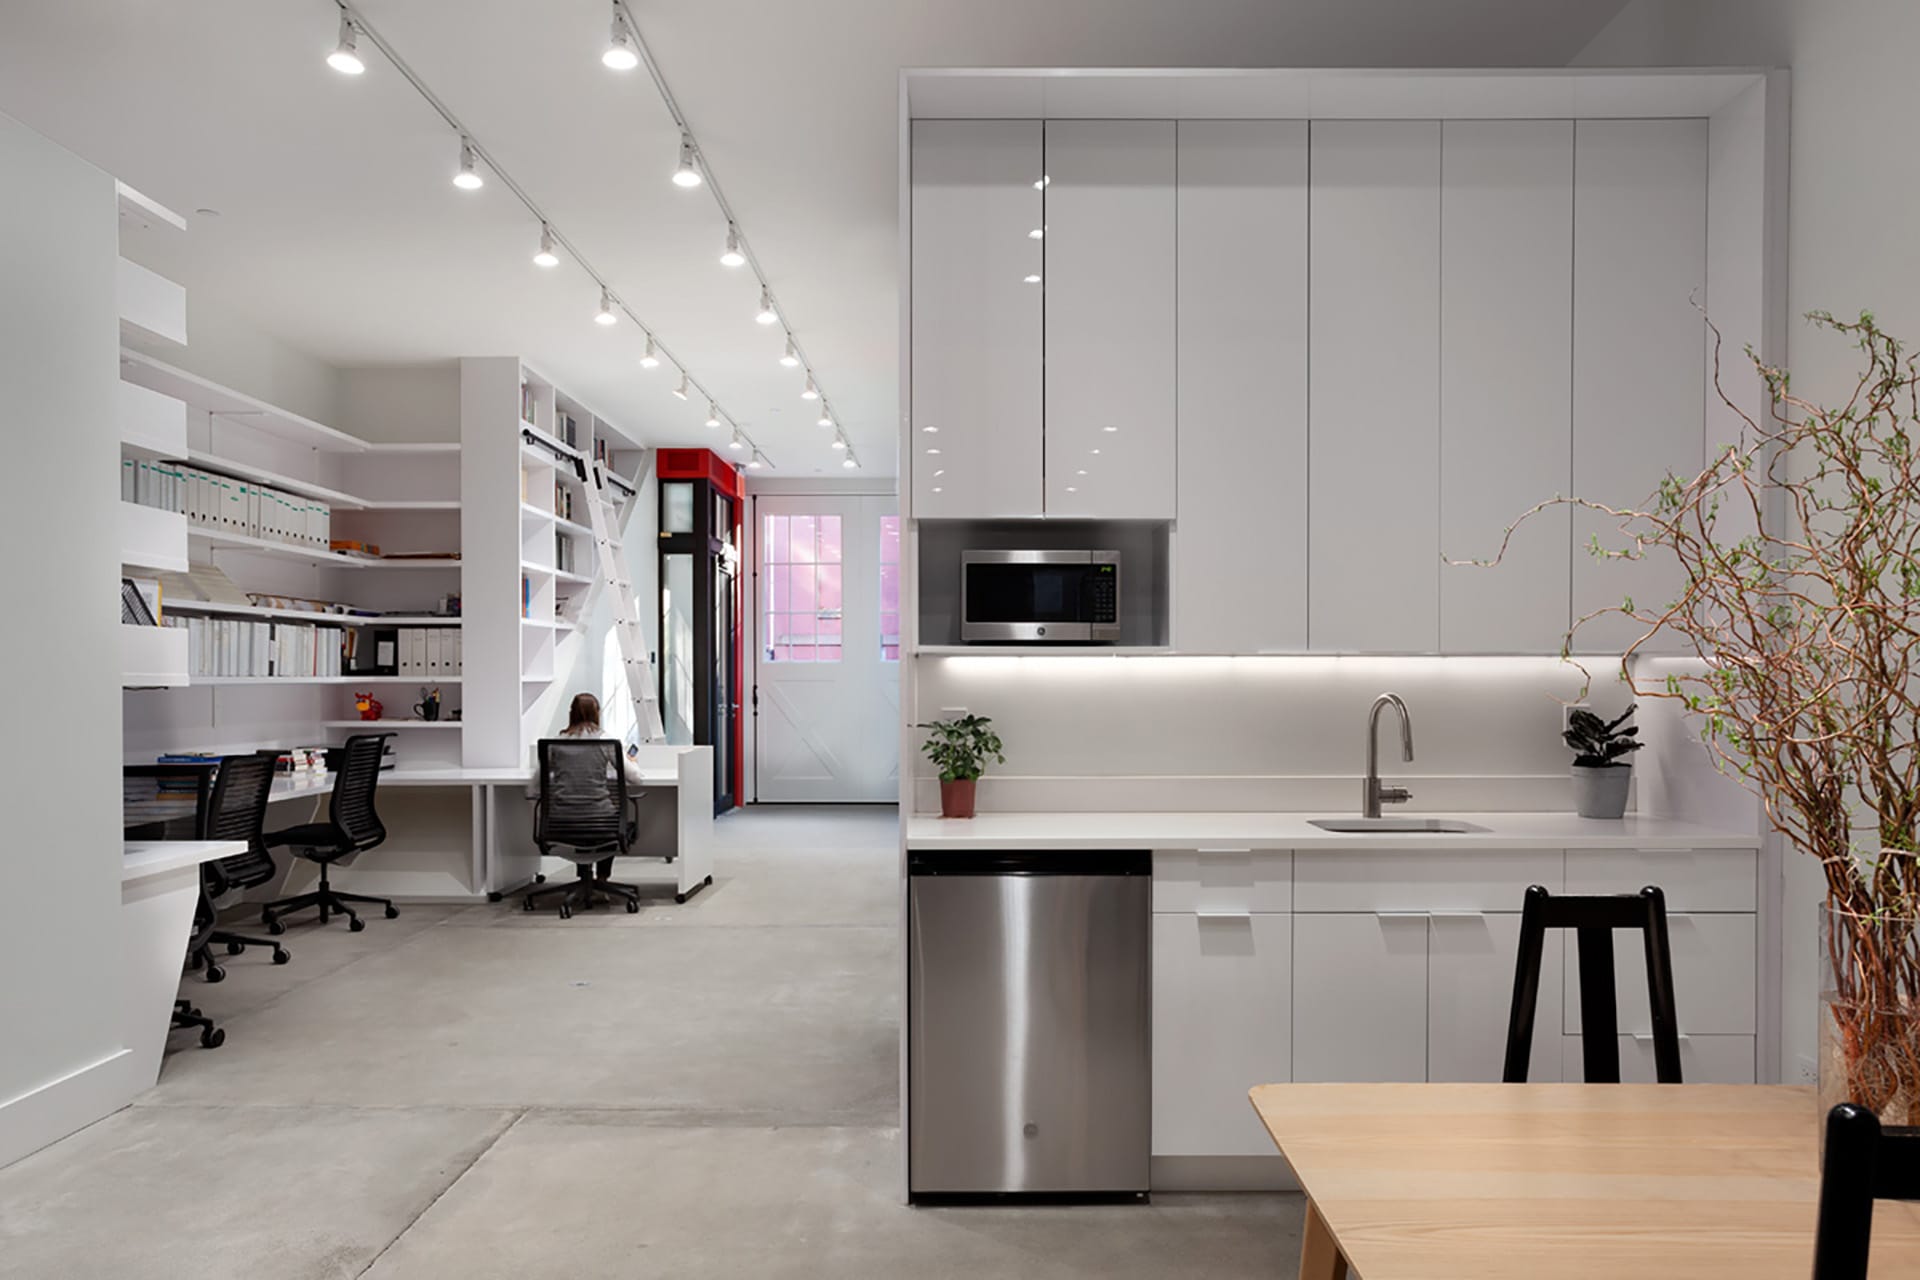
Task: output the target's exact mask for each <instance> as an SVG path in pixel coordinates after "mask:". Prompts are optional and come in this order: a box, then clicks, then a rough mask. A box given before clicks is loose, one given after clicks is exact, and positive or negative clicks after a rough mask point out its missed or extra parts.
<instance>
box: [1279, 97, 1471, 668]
mask: <svg viewBox="0 0 1920 1280" xmlns="http://www.w3.org/2000/svg"><path fill="white" fill-rule="evenodd" d="M1311 150H1312V160H1313V177H1312V189H1311V192H1310V203H1311V206H1312V225H1313V234H1312V243H1311V246H1310V255H1311V262H1312V299H1311V303H1310V309H1311V312H1310V313H1311V320H1310V323H1311V326H1312V334H1313V341H1312V343H1311V351H1310V353H1309V364H1310V366H1311V371H1312V372H1311V377H1310V380H1309V381H1310V386H1309V418H1308V421H1309V424H1310V425H1309V431H1310V433H1311V442H1312V448H1311V455H1312V456H1311V459H1310V463H1309V468H1308V471H1309V476H1310V482H1311V485H1312V489H1311V494H1312V497H1311V499H1310V501H1311V504H1312V508H1311V511H1310V513H1309V518H1308V548H1309V550H1308V557H1309V567H1308V575H1309V582H1308V606H1307V628H1308V637H1309V640H1310V642H1311V644H1312V646H1313V648H1314V649H1315V650H1319V651H1326V652H1337V653H1355V652H1358V653H1366V652H1374V653H1432V652H1434V651H1435V650H1436V649H1437V648H1438V647H1439V641H1440V546H1439V518H1440V492H1439V485H1438V484H1437V483H1436V480H1435V477H1436V476H1437V475H1438V474H1439V469H1440V457H1439V448H1440V424H1439V410H1440V404H1439V401H1440V122H1439V121H1437V120H1411V121H1408V120H1330V121H1328V120H1316V121H1314V122H1313V124H1312V146H1311Z"/></svg>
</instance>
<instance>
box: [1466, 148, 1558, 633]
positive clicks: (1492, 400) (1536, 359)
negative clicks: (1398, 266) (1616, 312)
mask: <svg viewBox="0 0 1920 1280" xmlns="http://www.w3.org/2000/svg"><path fill="white" fill-rule="evenodd" d="M1444 138H1445V164H1444V166H1443V172H1442V175H1441V183H1440V261H1441V269H1440V281H1441V283H1440V325H1441V332H1442V334H1443V335H1444V336H1443V340H1442V342H1441V344H1440V350H1441V359H1440V549H1441V552H1442V554H1443V555H1444V556H1445V557H1448V558H1451V559H1456V560H1460V559H1475V558H1489V557H1492V556H1494V555H1495V554H1496V553H1498V552H1499V550H1500V544H1501V538H1502V536H1503V533H1504V531H1505V530H1506V529H1507V527H1508V526H1509V525H1511V524H1512V523H1513V522H1514V521H1515V520H1516V519H1517V518H1518V517H1519V515H1520V513H1521V512H1523V511H1525V510H1526V509H1527V508H1528V507H1531V506H1533V505H1534V504H1535V503H1538V502H1542V501H1544V500H1546V499H1548V498H1551V497H1554V496H1555V495H1558V494H1565V493H1567V492H1568V486H1569V483H1570V476H1571V468H1572V448H1573V420H1572V406H1571V404H1570V389H1571V387H1572V379H1573V350H1572V348H1573V337H1572V330H1573V122H1572V121H1570V120H1449V121H1446V122H1445V125H1444ZM1569 536H1570V533H1569V513H1568V511H1567V510H1566V508H1564V507H1556V508H1551V509H1549V510H1546V511H1543V512H1541V513H1540V514H1538V515H1536V516H1534V517H1532V518H1531V519H1530V520H1528V521H1527V523H1526V524H1525V525H1523V526H1522V527H1521V528H1520V529H1518V530H1516V531H1515V533H1514V536H1513V539H1512V541H1511V543H1510V545H1508V547H1507V549H1506V554H1505V556H1504V558H1503V559H1502V560H1501V563H1500V564H1499V565H1498V566H1497V567H1493V568H1481V567H1477V566H1472V565H1446V564H1442V565H1441V567H1440V575H1441V576H1440V647H1441V649H1442V650H1443V651H1444V652H1447V653H1558V652H1559V651H1560V645H1561V642H1562V640H1563V639H1564V638H1565V636H1566V631H1567V625H1568V622H1569V621H1570V614H1569V600H1570V590H1571V584H1570V574H1571V566H1570V563H1569V557H1568V555H1567V547H1568V538H1569Z"/></svg>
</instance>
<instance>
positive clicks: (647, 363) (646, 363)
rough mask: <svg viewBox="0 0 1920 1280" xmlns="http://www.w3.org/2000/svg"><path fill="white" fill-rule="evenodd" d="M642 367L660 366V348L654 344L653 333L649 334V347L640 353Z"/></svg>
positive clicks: (653, 367) (656, 367)
mask: <svg viewBox="0 0 1920 1280" xmlns="http://www.w3.org/2000/svg"><path fill="white" fill-rule="evenodd" d="M640 367H641V368H642V369H658V368H659V367H660V348H659V347H657V346H655V345H654V341H653V335H652V334H648V335H647V349H646V350H645V351H642V352H641V353H640Z"/></svg>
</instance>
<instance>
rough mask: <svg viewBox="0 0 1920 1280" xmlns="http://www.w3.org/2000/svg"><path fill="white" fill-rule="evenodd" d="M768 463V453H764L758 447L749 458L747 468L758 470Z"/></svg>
mask: <svg viewBox="0 0 1920 1280" xmlns="http://www.w3.org/2000/svg"><path fill="white" fill-rule="evenodd" d="M766 465H767V459H766V455H764V454H762V453H761V452H760V451H759V450H758V449H755V450H754V451H753V456H752V457H751V458H748V459H747V470H749V471H758V470H760V468H762V467H764V466H766Z"/></svg>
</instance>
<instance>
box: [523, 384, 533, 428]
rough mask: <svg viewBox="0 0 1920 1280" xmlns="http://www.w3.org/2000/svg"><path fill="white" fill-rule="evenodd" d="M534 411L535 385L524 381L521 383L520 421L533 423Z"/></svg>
mask: <svg viewBox="0 0 1920 1280" xmlns="http://www.w3.org/2000/svg"><path fill="white" fill-rule="evenodd" d="M533 412H534V407H533V385H532V384H531V383H526V382H523V383H521V384H520V421H522V422H525V423H528V424H531V423H532V422H533Z"/></svg>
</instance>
